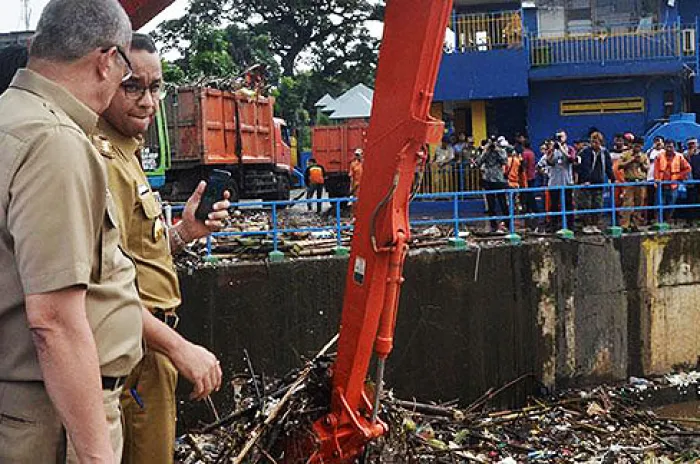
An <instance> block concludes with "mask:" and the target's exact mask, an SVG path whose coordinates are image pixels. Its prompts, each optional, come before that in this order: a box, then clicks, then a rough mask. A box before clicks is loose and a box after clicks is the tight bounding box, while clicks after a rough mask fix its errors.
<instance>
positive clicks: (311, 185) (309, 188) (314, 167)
mask: <svg viewBox="0 0 700 464" xmlns="http://www.w3.org/2000/svg"><path fill="white" fill-rule="evenodd" d="M304 182H305V183H306V199H307V200H311V199H312V198H313V197H314V195H316V198H318V199H319V200H320V199H321V198H323V187H324V185H325V183H326V170H325V169H323V166H321V165H320V164H318V163H317V162H316V159H315V158H311V159H309V166H308V167H307V168H306V171H304ZM322 206H323V203H322V202H320V201H319V202H318V203H316V212H318V214H321V210H322ZM306 207H307V208H308V209H309V211H311V202H309V203H307V204H306Z"/></svg>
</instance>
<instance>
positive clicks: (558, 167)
mask: <svg viewBox="0 0 700 464" xmlns="http://www.w3.org/2000/svg"><path fill="white" fill-rule="evenodd" d="M571 148H572V147H569V146H568V145H566V139H565V138H564V137H561V136H560V135H559V134H557V138H555V139H554V140H548V141H546V142H545V143H544V146H543V156H542V159H541V160H540V163H541V164H543V165H545V166H546V170H547V173H548V178H549V180H548V184H547V186H548V187H549V188H550V189H552V190H551V191H550V194H549V199H550V210H551V211H552V212H553V213H554V214H555V218H554V220H553V221H552V222H551V224H550V229H553V230H552V231H555V230H559V229H562V228H563V215H562V214H561V212H562V201H561V200H562V190H564V193H563V195H564V205H565V207H566V222H567V224H566V225H567V227H572V226H573V220H574V216H573V214H572V213H573V210H574V202H573V191H572V190H570V189H564V187H567V186H569V185H572V184H573V183H574V173H573V166H574V164H576V161H577V158H576V153H575V152H574V151H573V150H572V149H571Z"/></svg>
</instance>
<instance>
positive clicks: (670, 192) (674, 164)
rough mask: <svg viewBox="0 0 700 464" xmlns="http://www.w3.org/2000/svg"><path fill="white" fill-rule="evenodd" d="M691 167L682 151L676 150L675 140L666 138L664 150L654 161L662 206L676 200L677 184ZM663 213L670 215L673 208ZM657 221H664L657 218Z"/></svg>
mask: <svg viewBox="0 0 700 464" xmlns="http://www.w3.org/2000/svg"><path fill="white" fill-rule="evenodd" d="M690 172H691V167H690V164H689V163H688V161H687V160H686V159H685V157H684V156H683V154H682V153H678V152H677V151H676V142H674V141H673V140H671V139H666V141H665V150H664V152H663V153H662V154H660V155H659V156H657V158H656V161H655V162H654V180H655V181H656V182H658V183H659V184H658V185H657V188H660V189H661V194H662V201H663V205H664V206H671V207H672V206H674V205H675V204H676V201H677V200H678V186H679V185H680V182H683V181H684V180H686V179H687V178H688V174H690ZM666 211H668V212H665V213H664V215H665V216H666V217H671V216H672V215H673V210H672V209H671V210H666ZM659 222H664V221H663V218H659Z"/></svg>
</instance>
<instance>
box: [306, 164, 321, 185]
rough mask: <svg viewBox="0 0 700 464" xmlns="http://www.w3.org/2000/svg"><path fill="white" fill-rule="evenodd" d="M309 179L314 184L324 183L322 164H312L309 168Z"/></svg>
mask: <svg viewBox="0 0 700 464" xmlns="http://www.w3.org/2000/svg"><path fill="white" fill-rule="evenodd" d="M309 181H310V182H311V183H312V184H316V185H319V184H321V185H322V184H323V183H324V182H325V179H324V178H323V169H321V167H320V166H311V167H310V168H309Z"/></svg>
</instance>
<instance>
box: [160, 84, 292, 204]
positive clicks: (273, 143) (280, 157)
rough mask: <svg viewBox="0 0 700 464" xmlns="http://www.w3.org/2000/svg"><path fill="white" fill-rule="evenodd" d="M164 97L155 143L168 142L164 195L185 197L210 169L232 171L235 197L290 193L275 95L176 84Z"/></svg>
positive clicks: (284, 132)
mask: <svg viewBox="0 0 700 464" xmlns="http://www.w3.org/2000/svg"><path fill="white" fill-rule="evenodd" d="M163 103H164V104H163V105H162V106H161V114H163V113H164V116H165V117H164V118H163V119H164V121H163V125H164V126H166V127H167V133H166V132H165V131H162V132H164V134H162V135H160V136H159V143H158V145H159V147H163V146H169V150H167V151H168V152H169V155H170V156H169V159H168V160H167V165H168V167H167V170H166V171H165V184H164V185H163V187H162V188H161V191H162V193H163V195H164V196H165V197H167V198H171V199H183V198H186V197H187V196H188V195H189V194H190V193H191V192H192V191H193V190H194V188H195V187H196V185H197V183H198V182H199V181H200V180H202V179H205V180H206V179H207V178H208V177H209V173H210V172H211V170H212V169H224V170H227V171H229V172H231V174H232V176H231V184H230V185H229V188H228V189H229V190H230V192H231V197H232V199H233V200H234V201H236V200H238V199H239V198H262V199H264V200H288V199H289V191H290V184H291V182H290V181H291V175H292V167H291V149H290V144H289V138H288V133H287V129H286V127H285V125H284V122H283V121H282V120H281V119H278V118H275V117H274V114H273V108H274V98H272V97H262V96H257V95H255V94H253V93H252V92H248V91H237V92H231V91H227V90H218V89H213V88H208V87H181V88H179V89H177V91H174V92H170V93H169V95H168V96H167V98H166V99H165V101H164V102H163ZM165 134H167V141H165V143H164V141H163V140H162V138H163V136H164V135H165Z"/></svg>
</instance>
